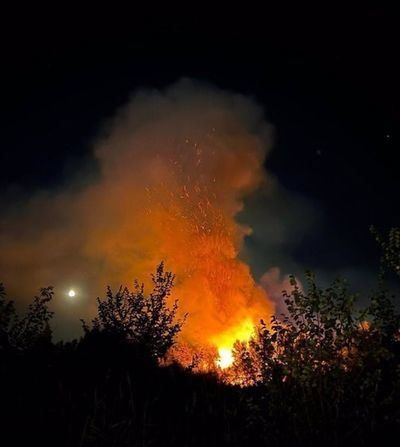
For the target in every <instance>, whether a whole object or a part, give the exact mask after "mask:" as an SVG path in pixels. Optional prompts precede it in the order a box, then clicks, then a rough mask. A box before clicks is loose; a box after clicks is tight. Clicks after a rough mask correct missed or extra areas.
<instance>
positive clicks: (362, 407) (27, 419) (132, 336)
mask: <svg viewBox="0 0 400 447" xmlns="http://www.w3.org/2000/svg"><path fill="white" fill-rule="evenodd" d="M374 234H375V237H376V239H377V241H378V243H379V244H380V246H381V248H382V253H383V254H382V259H381V266H380V272H379V276H378V281H377V287H376V290H375V291H372V292H371V296H370V297H369V301H368V303H367V304H366V305H365V306H364V307H363V308H361V307H360V306H359V304H358V302H357V297H356V295H354V294H353V293H351V292H350V291H349V288H348V286H347V284H346V282H345V281H343V280H338V281H336V282H334V283H333V284H332V286H331V287H329V288H327V289H322V288H320V287H319V286H318V285H317V283H316V279H315V278H314V276H313V275H312V274H311V273H308V274H307V277H306V278H307V280H306V282H305V284H304V286H300V285H299V284H298V283H297V282H296V280H295V279H294V278H292V286H293V288H292V289H291V290H290V291H287V292H285V293H284V295H283V299H284V300H285V302H286V306H287V312H286V313H285V314H284V315H277V316H274V317H273V318H272V321H270V322H264V321H261V322H260V325H259V326H258V328H257V330H256V335H255V336H254V337H253V339H252V340H251V341H250V342H249V343H239V342H237V343H236V345H235V352H234V357H235V361H234V364H233V366H232V367H231V368H229V369H227V370H224V371H214V372H208V373H194V370H195V369H196V368H195V365H196V359H193V362H192V364H191V365H190V366H189V367H187V368H184V367H182V366H180V365H179V364H177V363H174V362H172V363H171V362H166V361H165V359H167V358H168V359H170V358H171V356H170V353H171V349H172V348H173V347H174V345H175V343H176V337H177V335H178V334H179V332H180V330H181V328H182V326H183V324H185V321H184V320H185V318H184V319H183V320H179V319H178V318H177V310H178V303H177V302H175V303H174V304H173V305H172V307H169V306H168V304H167V302H168V298H169V296H170V292H171V290H172V288H173V284H174V276H173V274H172V273H170V272H167V271H165V269H164V266H163V264H161V265H160V266H159V267H158V268H157V270H156V272H155V274H154V275H153V277H152V279H153V290H152V291H151V292H150V294H149V295H146V293H145V290H144V288H143V285H141V284H139V283H137V282H136V283H135V284H134V287H133V290H129V289H127V288H120V289H119V290H118V291H116V292H113V291H112V290H111V289H108V290H107V293H106V297H105V298H104V299H102V300H100V299H99V300H98V307H97V316H96V318H95V319H94V320H93V321H92V322H90V323H88V322H85V321H82V326H83V330H84V332H83V336H82V338H81V339H80V340H75V341H73V342H69V343H63V342H59V343H53V342H52V338H51V326H50V321H51V318H52V316H53V315H52V313H51V312H50V311H49V309H48V305H49V302H50V301H51V299H52V297H53V289H52V288H45V289H42V290H41V292H40V294H39V296H37V297H35V298H34V300H33V302H32V304H31V305H30V306H29V308H28V310H27V313H26V314H25V315H24V316H22V317H20V316H18V314H17V312H16V310H15V307H14V304H13V302H12V301H10V300H8V298H7V296H6V294H5V291H4V288H3V287H2V286H1V287H0V396H1V409H2V410H1V411H2V414H1V417H0V443H1V444H2V445H7V446H9V445H21V444H22V445H23V444H24V443H25V444H27V443H29V444H33V443H34V442H40V444H41V445H60V446H128V445H129V446H135V445H141V446H149V445H163V446H164V445H165V446H168V445H174V446H175V445H187V446H200V445H202V446H203V445H229V446H242V445H256V443H257V444H260V443H263V444H265V445H272V446H274V445H296V446H298V445H315V444H320V443H324V444H326V445H335V446H342V445H373V444H376V443H377V442H381V443H382V442H386V441H387V440H389V439H390V438H391V437H392V436H397V433H398V432H399V428H400V314H399V312H398V309H397V307H396V297H395V296H392V294H391V292H390V291H389V290H388V289H387V288H386V286H385V279H386V277H387V276H388V275H390V274H394V275H397V276H400V229H392V230H391V231H390V232H389V233H388V235H386V237H382V236H380V235H378V234H377V232H376V231H375V230H374ZM189 318H190V316H189ZM160 363H163V364H164V366H163V367H160ZM165 365H167V366H165Z"/></svg>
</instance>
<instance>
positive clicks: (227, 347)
mask: <svg viewBox="0 0 400 447" xmlns="http://www.w3.org/2000/svg"><path fill="white" fill-rule="evenodd" d="M254 327H255V322H253V321H252V319H251V318H245V319H244V320H243V321H242V322H241V323H240V324H239V325H238V326H236V327H233V328H229V329H228V330H227V331H226V332H223V333H221V334H218V335H217V336H215V337H214V338H213V339H212V343H213V344H215V345H216V346H217V347H218V358H217V360H216V365H217V366H218V367H220V368H221V369H226V368H229V367H230V366H232V364H233V361H234V356H233V347H234V344H235V342H236V341H241V342H247V341H249V340H250V338H251V337H252V336H253V335H254Z"/></svg>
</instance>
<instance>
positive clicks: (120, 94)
mask: <svg viewBox="0 0 400 447" xmlns="http://www.w3.org/2000/svg"><path fill="white" fill-rule="evenodd" d="M195 15H196V17H195V18H193V16H191V19H190V20H186V19H183V18H182V20H179V19H178V18H177V17H175V20H174V21H170V20H169V18H167V17H165V18H164V17H163V15H162V14H160V15H158V16H157V17H154V16H153V15H150V14H145V15H143V16H141V15H140V14H139V13H137V14H136V15H134V16H132V20H130V18H127V17H125V18H124V19H121V21H119V19H115V18H114V17H112V18H111V17H110V18H109V21H108V18H107V15H106V14H104V16H103V17H102V21H100V22H97V20H95V19H93V18H92V20H91V17H90V14H89V15H88V16H87V17H86V16H85V18H82V19H81V20H78V23H76V24H75V23H74V22H68V21H67V23H66V24H64V25H62V24H61V22H62V13H60V14H59V15H58V17H57V18H53V19H52V20H49V21H47V20H45V19H44V18H42V19H41V20H40V21H36V20H32V21H30V20H29V17H27V18H25V19H24V20H23V21H15V22H14V21H12V22H10V24H9V26H8V27H6V29H5V30H4V31H3V32H4V37H3V38H2V43H1V45H2V77H3V80H2V83H1V87H0V88H1V97H2V119H1V140H0V144H1V152H0V165H1V167H2V170H1V171H2V172H1V176H0V193H1V202H2V204H3V209H4V207H6V206H7V205H6V204H9V203H10V201H12V202H14V204H15V200H20V201H21V206H22V203H23V197H27V196H29V195H30V194H32V193H34V192H35V191H39V190H41V189H49V190H57V189H60V188H62V187H63V186H64V185H65V184H66V183H68V182H70V181H71V178H73V179H74V180H75V181H77V182H78V183H82V184H85V182H89V181H90V178H91V176H95V173H93V160H92V158H91V152H90V148H91V143H92V142H93V140H94V138H95V137H96V136H97V134H98V132H99V131H100V130H101V126H102V124H103V123H104V121H105V120H106V119H107V118H109V117H110V116H112V115H113V114H114V112H115V110H116V109H118V108H119V107H121V106H122V105H123V104H125V103H126V102H127V101H128V99H129V97H130V94H131V93H132V92H134V91H135V89H137V88H141V87H149V88H163V87H165V86H168V85H169V84H171V83H173V82H175V81H176V80H177V79H179V78H182V77H189V78H193V79H197V80H202V81H207V82H211V83H213V84H214V85H216V86H218V87H220V88H222V89H227V90H232V91H235V92H239V93H243V94H246V95H250V96H251V97H253V98H254V99H255V100H256V101H257V102H258V103H259V104H261V105H262V107H263V108H264V110H265V113H266V116H267V119H268V121H269V122H270V123H272V124H273V126H274V135H275V136H274V147H273V150H272V152H271V154H270V155H269V156H268V158H267V161H266V168H267V169H268V171H269V172H271V173H272V174H273V175H274V176H275V177H276V178H277V179H278V181H279V183H280V184H281V185H282V188H284V189H285V191H287V193H288V195H290V197H292V198H293V197H296V199H293V200H294V202H295V203H296V204H297V205H296V206H294V205H293V204H292V202H291V201H290V202H287V203H283V204H282V207H281V209H280V210H278V211H277V212H278V213H281V216H282V219H285V216H286V217H287V219H290V221H291V222H290V225H289V224H288V226H289V228H290V229H292V228H296V227H297V226H302V225H303V226H304V229H302V231H300V232H299V234H298V237H297V236H296V240H295V241H290V243H288V246H287V247H286V248H285V249H286V251H287V252H288V253H289V254H290V256H289V257H286V259H289V260H286V261H285V262H286V265H282V269H283V271H284V272H285V273H286V272H289V273H290V270H291V268H292V267H293V268H294V269H295V270H296V273H297V270H299V269H302V268H304V269H305V268H313V269H314V270H316V271H317V272H321V275H322V276H323V277H331V276H335V275H336V274H344V275H346V274H347V276H350V279H355V280H356V281H359V282H360V284H357V286H358V285H360V286H362V282H363V281H366V282H368V280H369V277H370V273H371V272H374V271H375V270H376V268H377V267H376V266H377V260H378V259H377V257H378V250H377V248H376V247H375V243H374V241H373V239H372V237H371V236H370V234H369V230H368V228H369V225H371V224H374V225H376V226H377V227H378V228H382V229H384V228H388V227H390V226H395V225H399V224H400V219H399V218H400V216H399V212H398V197H399V192H400V182H399V177H398V166H399V165H398V162H397V147H398V142H399V130H400V129H399V123H400V115H399V106H398V104H399V99H400V95H399V93H400V91H399V81H398V80H399V79H400V69H399V66H400V65H399V64H398V62H399V61H398V58H399V57H398V56H399V55H398V43H397V42H398V37H399V36H398V30H397V29H396V28H398V26H397V19H398V17H397V16H396V15H395V14H394V13H393V11H390V10H385V9H379V8H376V9H368V8H364V9H363V10H359V11H346V10H335V11H327V12H325V13H323V12H322V11H320V12H318V11H314V12H313V14H312V15H311V14H307V13H306V12H304V11H303V13H302V14H298V13H297V12H296V11H294V12H293V14H290V15H289V14H278V16H277V17H275V15H270V14H267V13H265V14H261V13H260V14H257V13H256V11H253V12H252V13H251V14H249V15H247V14H244V15H243V17H242V16H241V14H240V12H238V13H237V14H235V17H234V18H233V17H224V15H223V14H221V15H219V14H218V17H217V16H215V17H213V16H212V15H211V14H210V13H208V12H207V13H206V12H200V13H199V15H197V14H195ZM210 16H211V17H210ZM90 24H91V25H92V26H91V25H90ZM78 167H79V169H78ZM82 167H87V172H90V174H88V177H87V178H85V177H82V176H81V177H80V178H78V179H77V178H75V176H76V173H77V172H79V173H81V172H82V169H85V168H82ZM299 203H303V204H304V207H305V208H307V210H308V211H305V212H304V214H303V212H302V210H303V208H302V206H299V205H298V204H299ZM286 206H287V207H289V208H290V210H287V209H285V208H286ZM310 210H311V211H310ZM310 214H311V215H312V218H310ZM243 219H244V220H246V216H244V217H243ZM251 219H252V215H251V213H249V216H248V219H247V220H248V221H249V220H250V224H251V223H252V222H251ZM309 220H312V223H308V221H309ZM304 221H307V224H306V223H305V222H304ZM253 226H254V225H253ZM260 231H262V229H261V230H260ZM296 234H297V233H296ZM257 245H258V242H257V234H256V233H255V234H253V235H252V236H250V237H249V238H248V240H247V242H246V247H247V251H246V254H245V255H244V256H249V258H250V262H253V263H254V265H253V268H254V270H255V271H256V276H257V275H259V274H260V273H261V270H262V268H261V267H259V265H260V264H263V267H264V266H265V264H267V263H268V262H269V263H271V265H273V264H275V261H276V262H279V259H275V258H274V254H273V253H266V254H265V255H263V254H258V255H257V256H259V258H258V261H257V262H255V261H254V259H255V256H254V257H252V256H251V252H252V251H253V250H255V247H256V246H257ZM258 248H259V247H258ZM263 256H265V259H264V258H263ZM252 260H253V261H252ZM258 268H259V270H260V271H257V269H258ZM2 280H4V281H5V282H6V278H2Z"/></svg>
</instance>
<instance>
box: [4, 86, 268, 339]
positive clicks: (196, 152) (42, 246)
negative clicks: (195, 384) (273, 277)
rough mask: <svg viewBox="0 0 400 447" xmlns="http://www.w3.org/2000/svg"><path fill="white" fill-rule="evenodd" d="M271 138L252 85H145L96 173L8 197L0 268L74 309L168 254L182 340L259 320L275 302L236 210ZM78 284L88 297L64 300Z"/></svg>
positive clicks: (257, 177) (10, 281)
mask: <svg viewBox="0 0 400 447" xmlns="http://www.w3.org/2000/svg"><path fill="white" fill-rule="evenodd" d="M270 146H271V126H270V125H269V124H268V123H267V122H266V121H265V119H264V116H263V111H262V110H261V108H260V107H259V106H258V105H257V104H256V103H255V102H254V101H253V100H251V99H249V98H247V97H244V96H241V95H238V94H233V93H230V92H226V91H223V90H220V89H218V88H216V87H213V86H210V85H206V84H201V83H197V82H194V81H190V80H187V79H186V80H181V81H179V82H178V83H176V84H174V85H172V86H171V87H169V88H167V89H166V90H164V91H147V90H146V91H145V90H142V91H138V92H137V93H136V94H135V95H134V96H133V97H132V98H131V100H130V101H129V103H128V104H127V105H126V106H125V107H123V108H122V109H121V110H119V111H118V112H117V113H116V115H115V117H114V118H113V119H112V120H110V121H109V122H108V123H107V124H106V126H105V128H104V129H103V130H102V133H101V135H100V136H99V137H98V139H97V141H96V142H95V144H94V147H93V154H94V157H95V159H96V162H97V165H98V167H99V172H98V175H97V177H96V180H94V181H91V182H90V183H89V185H87V186H85V187H79V188H77V187H76V185H71V187H70V188H68V189H65V188H64V190H62V191H58V192H42V193H40V194H36V195H35V196H34V197H32V198H31V199H30V200H29V201H28V203H26V204H25V205H24V206H23V207H22V206H15V207H14V208H12V207H10V208H9V209H8V211H7V213H6V214H5V216H4V217H3V219H2V222H1V233H0V249H1V253H2V256H1V259H0V270H1V273H2V279H3V280H4V281H5V283H6V286H7V287H8V290H10V291H12V293H13V294H14V295H16V296H18V297H22V296H27V297H29V296H31V295H32V293H33V291H35V290H37V288H38V287H40V286H44V285H48V284H52V285H54V286H55V287H56V292H57V293H58V295H57V303H56V307H57V309H58V310H62V311H63V312H64V313H65V314H68V312H69V313H70V315H74V316H76V318H78V317H80V316H81V315H75V314H78V313H79V312H81V311H82V307H83V306H84V310H85V312H84V315H83V316H87V315H90V314H91V313H93V311H94V305H95V304H94V303H95V298H96V296H97V295H102V293H103V291H104V287H105V285H106V284H110V285H111V286H114V287H116V286H118V285H119V284H124V285H130V284H131V283H132V281H133V279H134V278H138V279H140V280H147V279H148V278H149V274H150V273H151V272H152V271H154V269H155V267H156V265H157V264H158V263H159V262H160V261H161V260H163V261H164V262H165V265H166V268H167V269H168V270H171V271H173V272H174V273H175V274H176V278H177V280H176V288H175V291H174V297H173V298H178V299H179V302H180V309H181V311H182V313H186V312H188V313H189V318H188V320H187V323H186V326H185V329H184V332H183V334H182V337H183V338H184V339H185V340H186V341H188V342H190V343H195V344H196V343H204V342H210V343H212V342H213V341H215V340H218V338H219V337H222V338H224V337H225V335H226V332H227V331H228V330H229V328H235V327H239V328H240V326H241V325H243V322H246V321H249V320H250V321H254V322H255V323H256V322H257V321H258V320H259V318H265V317H266V316H268V315H269V314H270V313H271V312H272V311H273V308H274V305H273V304H272V301H270V300H269V299H268V297H267V295H266V292H265V291H264V289H263V288H262V287H260V286H259V285H257V284H256V282H255V281H254V279H253V277H252V274H251V271H250V268H249V266H248V265H247V264H246V263H245V262H243V261H242V260H240V259H239V253H240V250H241V247H242V244H243V241H244V238H245V236H246V235H247V234H249V233H250V232H251V229H250V228H249V227H246V226H245V225H243V224H239V223H238V221H237V219H236V217H237V214H238V213H239V212H240V211H241V210H242V208H243V203H244V199H245V198H247V197H249V196H250V195H252V194H253V193H254V192H255V191H256V190H258V189H259V188H260V187H261V186H262V185H263V184H265V180H266V171H265V169H264V161H265V158H266V156H267V154H268V151H269V149H270ZM81 175H85V174H84V173H82V174H81ZM77 178H78V179H79V175H77ZM81 183H83V184H84V183H85V182H81ZM264 279H265V278H264ZM70 286H74V287H75V288H76V289H77V290H78V295H79V296H80V297H81V298H80V299H81V304H80V306H81V307H79V306H78V307H75V308H73V309H72V310H71V307H69V308H68V309H69V310H66V309H67V307H68V306H69V305H67V304H66V303H65V301H66V300H65V296H64V294H65V292H66V290H67V289H68V287H70Z"/></svg>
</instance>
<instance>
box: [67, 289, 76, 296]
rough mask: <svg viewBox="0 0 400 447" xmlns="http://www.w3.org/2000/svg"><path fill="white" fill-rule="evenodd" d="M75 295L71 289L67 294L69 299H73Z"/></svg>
mask: <svg viewBox="0 0 400 447" xmlns="http://www.w3.org/2000/svg"><path fill="white" fill-rule="evenodd" d="M75 295H76V293H75V290H73V289H71V290H70V291H69V292H68V296H70V297H71V298H73V297H74V296H75Z"/></svg>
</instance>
